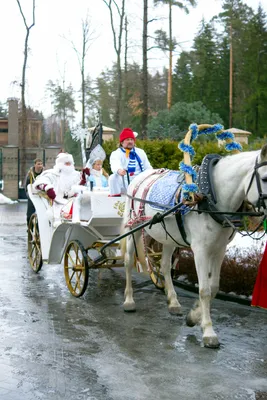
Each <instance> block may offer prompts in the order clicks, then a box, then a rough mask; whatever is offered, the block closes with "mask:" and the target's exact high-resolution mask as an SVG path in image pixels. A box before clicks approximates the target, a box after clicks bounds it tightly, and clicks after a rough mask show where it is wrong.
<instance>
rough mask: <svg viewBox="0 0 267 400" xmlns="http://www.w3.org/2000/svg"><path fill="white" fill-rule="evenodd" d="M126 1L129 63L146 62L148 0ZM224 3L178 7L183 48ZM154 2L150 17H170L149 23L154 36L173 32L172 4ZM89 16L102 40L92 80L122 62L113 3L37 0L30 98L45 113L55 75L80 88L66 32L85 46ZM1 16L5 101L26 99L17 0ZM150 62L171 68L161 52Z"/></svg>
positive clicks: (28, 2) (3, 0)
mask: <svg viewBox="0 0 267 400" xmlns="http://www.w3.org/2000/svg"><path fill="white" fill-rule="evenodd" d="M126 3H127V4H126V8H127V9H126V11H127V16H128V20H129V52H128V55H129V61H133V60H135V61H137V62H138V63H139V64H140V65H141V62H142V61H141V60H142V58H141V57H142V53H141V44H142V15H143V1H142V0H126ZM221 3H222V1H221V0H198V6H197V7H196V8H194V9H191V10H190V14H189V15H186V14H185V13H184V12H183V11H181V10H179V9H178V8H177V7H173V36H175V37H176V39H177V41H178V42H185V43H183V45H182V46H183V49H188V48H189V47H190V46H191V45H192V40H193V38H194V35H195V34H196V32H197V30H198V27H199V24H200V21H201V19H202V18H203V17H204V18H205V20H206V21H209V20H210V18H212V17H213V16H214V15H216V14H218V13H219V12H220V11H221ZM21 4H22V8H23V11H24V13H25V15H26V19H27V22H28V25H30V23H31V21H32V19H31V18H32V16H31V10H32V8H31V6H32V0H21ZM118 4H120V0H118ZM246 4H247V5H249V6H251V7H253V8H254V10H257V8H258V5H259V0H246ZM261 5H262V7H263V8H264V10H265V12H266V11H267V0H261ZM149 6H150V9H149V19H151V18H155V17H158V18H159V17H164V16H165V18H161V19H160V20H159V21H157V22H153V23H151V24H149V29H150V32H149V34H150V35H153V33H154V31H155V30H156V29H159V28H162V29H164V30H167V29H168V22H167V11H168V8H167V7H166V6H160V7H157V8H153V7H152V6H153V1H152V0H149ZM87 14H88V15H89V17H90V19H91V25H92V28H93V29H94V30H95V32H96V33H95V36H96V37H97V38H96V39H95V41H94V42H93V43H92V45H91V47H90V49H89V51H88V56H87V59H86V73H88V74H89V75H90V77H91V78H96V77H97V76H98V75H99V74H100V73H101V71H102V70H103V69H105V67H109V66H110V65H111V62H112V61H115V60H116V56H115V51H114V48H113V37H112V33H111V28H110V16H109V10H108V8H107V6H106V5H105V4H104V3H103V1H102V0H75V1H73V0H36V14H35V19H36V22H35V26H34V27H33V28H32V29H31V31H30V38H29V47H30V52H29V57H28V62H27V72H26V79H27V90H26V101H27V104H28V105H30V106H31V107H32V108H36V109H39V110H40V111H43V112H44V114H45V116H48V115H49V114H50V113H51V112H52V109H51V104H50V100H49V99H48V98H47V95H46V94H45V86H46V83H47V82H48V80H50V79H51V80H52V81H54V82H56V81H57V80H58V81H59V83H60V84H62V81H63V77H64V75H65V85H68V84H69V83H72V86H73V87H74V89H75V90H76V91H78V90H79V88H80V73H79V64H78V60H77V56H76V54H75V52H74V50H73V49H72V48H71V44H70V42H68V41H67V40H65V39H64V38H63V36H65V37H67V38H70V39H71V40H72V41H73V42H74V43H75V44H76V46H77V47H78V48H80V47H79V43H80V44H81V42H82V30H81V21H82V19H84V18H85V17H86V15H87ZM0 15H1V23H0V37H1V55H2V57H1V73H0V102H5V101H6V100H7V98H8V97H18V98H20V88H19V82H20V81H21V73H22V63H23V47H24V40H25V34H26V29H25V26H24V23H23V20H22V17H21V15H20V12H19V8H18V5H17V1H16V0H0ZM150 45H152V42H151V43H150ZM177 56H178V54H177V55H176V57H175V58H174V64H173V65H175V63H176V60H177ZM148 63H149V70H150V72H151V73H153V72H155V71H156V70H157V69H158V70H160V71H161V70H162V68H163V67H164V66H166V67H168V59H167V57H165V56H164V54H163V53H162V52H159V51H158V50H157V51H154V52H153V53H152V52H150V53H149V62H148ZM14 82H15V83H14ZM77 96H78V95H77ZM77 106H78V104H77ZM77 122H78V121H77Z"/></svg>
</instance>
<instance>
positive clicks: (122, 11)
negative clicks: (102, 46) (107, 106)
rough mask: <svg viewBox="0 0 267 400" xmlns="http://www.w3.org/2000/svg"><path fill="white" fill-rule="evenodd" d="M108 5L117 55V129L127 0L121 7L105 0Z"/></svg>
mask: <svg viewBox="0 0 267 400" xmlns="http://www.w3.org/2000/svg"><path fill="white" fill-rule="evenodd" d="M103 2H104V3H105V4H106V6H107V7H108V8H109V14H110V24H111V29H112V34H113V45H114V49H115V52H116V55H117V62H116V65H117V96H116V110H115V125H116V128H117V129H120V125H121V95H122V70H121V51H122V32H123V25H124V17H125V0H121V8H120V7H119V6H118V4H117V2H116V1H115V0H103ZM113 6H114V7H115V9H116V11H117V14H118V16H119V29H118V34H117V35H116V29H115V24H114V16H113Z"/></svg>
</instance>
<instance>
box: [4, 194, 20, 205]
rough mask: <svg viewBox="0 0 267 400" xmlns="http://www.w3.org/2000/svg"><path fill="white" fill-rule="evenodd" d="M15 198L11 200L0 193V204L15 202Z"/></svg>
mask: <svg viewBox="0 0 267 400" xmlns="http://www.w3.org/2000/svg"><path fill="white" fill-rule="evenodd" d="M16 203H17V201H16V200H11V199H10V198H9V197H6V196H4V195H3V194H1V193H0V204H16Z"/></svg>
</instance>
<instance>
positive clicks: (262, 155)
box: [121, 145, 267, 348]
mask: <svg viewBox="0 0 267 400" xmlns="http://www.w3.org/2000/svg"><path fill="white" fill-rule="evenodd" d="M150 174H151V171H145V172H143V173H141V174H140V175H139V176H138V177H136V178H135V179H134V181H133V182H132V183H131V184H130V186H129V188H128V192H127V194H128V196H129V197H128V198H127V200H126V205H125V214H124V222H123V224H124V229H123V232H124V233H126V232H128V231H129V230H130V229H131V228H129V227H128V226H127V224H128V222H129V219H131V220H132V219H133V216H134V215H135V212H136V214H137V213H138V211H137V210H138V209H139V207H140V201H137V200H133V199H132V198H131V197H130V196H132V195H133V193H134V196H135V197H136V198H141V197H142V194H143V193H144V190H145V188H146V187H148V185H149V184H151V182H152V180H153V179H154V178H153V175H150ZM212 177H213V182H214V188H215V192H216V197H217V204H216V206H217V209H218V210H219V211H223V212H224V211H225V212H227V211H228V212H236V211H237V210H238V209H239V208H240V207H241V205H242V203H243V201H245V200H246V201H247V202H249V203H250V204H251V205H253V206H255V207H256V209H258V210H261V211H264V214H265V210H266V199H267V145H265V146H264V147H263V148H262V150H261V151H251V152H243V153H240V154H235V155H229V156H226V157H223V158H221V159H220V160H219V162H218V163H217V164H216V165H215V167H214V168H213V171H212ZM152 186H153V183H152V185H151V187H152ZM136 189H137V190H136ZM149 190H151V188H150V189H149ZM148 195H149V191H148V193H147V195H146V198H148ZM194 209H195V210H197V209H198V206H195V207H194ZM155 213H156V210H154V209H152V208H151V206H150V205H149V204H147V203H145V204H144V214H143V220H144V219H145V218H148V217H153V216H154V215H155ZM164 222H165V227H166V230H165V229H164V228H163V226H162V224H156V225H153V226H152V227H151V229H149V228H148V227H146V228H145V230H146V231H147V232H148V234H149V235H150V236H151V237H152V238H154V239H155V240H156V241H158V242H159V243H162V245H163V250H162V257H161V272H162V274H163V276H164V278H165V290H166V295H167V301H168V309H169V312H170V313H171V314H180V313H181V305H180V303H179V301H178V299H177V294H176V292H175V290H174V287H173V283H172V278H171V259H172V254H173V251H174V249H175V248H176V247H177V243H179V244H180V245H181V246H183V247H185V246H188V245H187V244H186V243H185V242H184V240H183V238H182V236H181V234H180V232H179V229H178V226H177V222H176V219H175V216H174V215H173V214H170V215H168V216H167V217H166V218H165V219H164ZM139 223H140V222H139ZM184 229H185V232H186V241H187V242H188V243H189V244H190V247H191V249H192V250H193V253H194V259H195V265H196V271H197V275H198V283H199V300H198V301H197V302H196V304H195V305H194V306H193V308H192V309H191V310H190V312H189V314H188V315H187V319H186V322H187V325H188V326H194V325H196V324H199V325H200V326H201V328H202V331H203V343H204V346H205V347H212V348H216V347H219V341H218V338H217V335H216V333H215V331H214V329H213V326H212V320H211V315H210V304H211V300H212V299H213V298H214V297H215V296H216V294H217V292H218V290H219V281H220V270H221V264H222V261H223V258H224V255H225V251H226V247H227V244H228V243H229V242H230V241H231V240H232V238H233V236H234V233H235V231H234V229H233V228H232V227H226V228H225V227H222V225H220V224H219V223H218V222H215V221H214V219H213V218H212V217H211V215H209V214H208V213H198V212H194V211H190V212H189V213H188V214H186V215H185V216H184ZM166 231H167V232H168V234H166ZM170 235H171V236H170ZM132 236H133V235H129V236H127V237H126V238H124V239H122V241H121V248H122V253H123V255H124V262H125V268H126V288H125V302H124V305H123V306H124V310H125V311H135V302H134V298H133V289H132V277H131V270H132V267H133V265H134V254H135V246H136V248H137V252H138V258H139V261H140V262H141V264H142V266H143V268H144V269H147V267H146V255H145V251H144V245H143V240H142V232H141V231H137V232H136V233H135V234H134V237H135V240H134V241H135V245H134V241H133V237H132ZM172 238H173V239H175V241H174V240H173V239H172Z"/></svg>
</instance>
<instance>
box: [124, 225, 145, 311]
mask: <svg viewBox="0 0 267 400" xmlns="http://www.w3.org/2000/svg"><path fill="white" fill-rule="evenodd" d="M140 234H141V233H139V232H138V233H136V234H135V235H134V237H135V241H137V240H138V241H139V237H138V235H140ZM125 240H126V251H125V254H124V266H125V272H126V287H125V291H124V298H125V301H124V303H123V309H124V311H128V312H131V311H135V309H136V308H135V302H134V299H133V285H132V268H133V265H134V254H135V245H134V241H133V237H132V235H130V236H127V237H126V239H125Z"/></svg>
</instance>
